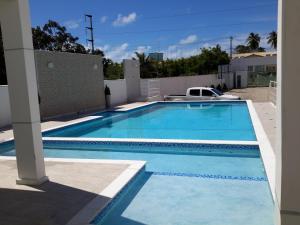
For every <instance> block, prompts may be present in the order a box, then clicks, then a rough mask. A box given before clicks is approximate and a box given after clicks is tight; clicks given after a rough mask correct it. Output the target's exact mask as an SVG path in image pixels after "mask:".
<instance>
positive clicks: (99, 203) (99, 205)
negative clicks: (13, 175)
mask: <svg viewBox="0 0 300 225" xmlns="http://www.w3.org/2000/svg"><path fill="white" fill-rule="evenodd" d="M1 160H11V161H16V157H15V156H3V157H0V161H1ZM45 162H64V163H96V164H114V165H128V167H127V168H126V169H125V170H124V171H123V172H122V173H121V174H120V175H119V176H117V177H116V178H115V179H114V180H113V181H112V182H111V183H110V184H109V185H108V186H107V187H105V188H104V189H103V190H102V191H101V192H100V193H96V194H97V196H96V197H94V198H93V199H92V200H91V201H90V202H88V203H87V204H86V205H84V206H83V207H82V209H80V210H79V211H78V212H77V213H76V214H75V215H74V216H73V217H72V218H71V219H70V220H69V221H68V222H67V223H66V225H79V224H80V225H81V224H82V225H83V224H86V225H89V224H91V221H92V220H93V219H94V218H95V217H96V216H97V215H98V214H99V213H101V211H102V210H104V209H105V208H106V207H107V206H108V205H109V204H110V202H111V201H113V200H114V198H115V197H116V196H117V195H118V194H119V193H120V192H121V191H122V190H123V189H124V188H125V187H126V186H127V185H128V184H129V183H130V182H131V181H132V180H134V179H135V177H136V176H137V175H138V174H139V173H140V172H142V171H143V170H145V166H146V163H147V162H146V161H142V160H107V159H73V158H45ZM103 197H105V198H107V199H108V201H107V202H106V203H104V204H103V199H102V198H103Z"/></svg>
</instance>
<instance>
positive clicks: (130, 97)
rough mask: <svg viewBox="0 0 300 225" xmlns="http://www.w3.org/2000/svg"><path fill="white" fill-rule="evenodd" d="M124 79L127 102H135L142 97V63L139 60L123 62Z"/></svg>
mask: <svg viewBox="0 0 300 225" xmlns="http://www.w3.org/2000/svg"><path fill="white" fill-rule="evenodd" d="M123 70H124V78H125V81H126V89H127V101H128V102H135V101H138V100H139V98H140V97H141V79H140V62H139V61H138V60H131V59H125V60H123Z"/></svg>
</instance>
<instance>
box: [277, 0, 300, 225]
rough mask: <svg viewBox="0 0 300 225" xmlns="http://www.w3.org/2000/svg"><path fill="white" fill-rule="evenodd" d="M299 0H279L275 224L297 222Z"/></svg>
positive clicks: (299, 209) (299, 220)
mask: <svg viewBox="0 0 300 225" xmlns="http://www.w3.org/2000/svg"><path fill="white" fill-rule="evenodd" d="M299 12H300V1H299V0H279V12H278V60H277V62H278V65H277V70H278V95H277V109H278V111H277V128H278V129H277V130H278V134H277V135H278V136H277V141H278V142H277V146H276V178H277V180H276V196H277V200H276V224H278V225H279V224H282V225H299V224H300V100H299V96H300V95H299V90H300V89H299V87H300V57H299V53H300V41H299V40H300V13H299Z"/></svg>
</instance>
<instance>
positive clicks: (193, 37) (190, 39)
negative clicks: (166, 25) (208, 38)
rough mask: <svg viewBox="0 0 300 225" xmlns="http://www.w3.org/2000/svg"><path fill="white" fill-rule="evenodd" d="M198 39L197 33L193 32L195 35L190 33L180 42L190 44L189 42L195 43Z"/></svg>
mask: <svg viewBox="0 0 300 225" xmlns="http://www.w3.org/2000/svg"><path fill="white" fill-rule="evenodd" d="M197 40H198V37H197V35H195V34H193V35H189V36H187V37H186V38H184V39H182V40H180V42H179V43H180V44H181V45H188V44H193V43H195V42H196V41H197Z"/></svg>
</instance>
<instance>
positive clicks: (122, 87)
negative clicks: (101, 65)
mask: <svg viewBox="0 0 300 225" xmlns="http://www.w3.org/2000/svg"><path fill="white" fill-rule="evenodd" d="M104 85H107V86H108V87H109V89H110V92H111V99H110V101H111V102H110V103H111V106H116V105H121V104H126V103H127V88H126V80H123V79H119V80H105V81H104Z"/></svg>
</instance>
